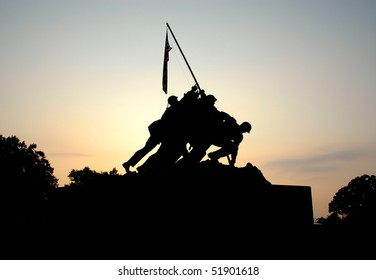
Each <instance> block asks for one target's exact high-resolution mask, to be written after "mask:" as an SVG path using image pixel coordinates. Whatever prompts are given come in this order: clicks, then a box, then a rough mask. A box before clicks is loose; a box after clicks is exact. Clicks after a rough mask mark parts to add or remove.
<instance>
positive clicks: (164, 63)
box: [162, 30, 172, 94]
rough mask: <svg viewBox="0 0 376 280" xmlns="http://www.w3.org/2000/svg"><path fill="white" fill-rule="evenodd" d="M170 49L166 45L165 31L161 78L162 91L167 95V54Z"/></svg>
mask: <svg viewBox="0 0 376 280" xmlns="http://www.w3.org/2000/svg"><path fill="white" fill-rule="evenodd" d="M171 49H172V48H171V47H170V44H169V43H168V31H167V30H166V42H165V50H164V59H163V76H162V89H163V91H164V92H165V93H166V94H167V62H168V60H169V55H168V53H169V52H170V50H171Z"/></svg>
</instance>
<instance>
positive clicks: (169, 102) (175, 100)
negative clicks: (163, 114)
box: [167, 95, 178, 105]
mask: <svg viewBox="0 0 376 280" xmlns="http://www.w3.org/2000/svg"><path fill="white" fill-rule="evenodd" d="M177 101H178V98H177V97H176V96H175V95H171V96H170V97H169V98H168V99H167V102H168V104H170V105H173V104H175V103H176V102H177Z"/></svg>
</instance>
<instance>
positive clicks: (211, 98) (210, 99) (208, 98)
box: [206, 94, 217, 104]
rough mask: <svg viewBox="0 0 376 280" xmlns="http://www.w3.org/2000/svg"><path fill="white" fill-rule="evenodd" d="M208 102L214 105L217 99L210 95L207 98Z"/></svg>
mask: <svg viewBox="0 0 376 280" xmlns="http://www.w3.org/2000/svg"><path fill="white" fill-rule="evenodd" d="M206 101H207V102H209V103H213V104H214V103H215V101H217V98H215V97H214V95H211V94H209V95H207V96H206Z"/></svg>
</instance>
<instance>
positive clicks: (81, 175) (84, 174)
mask: <svg viewBox="0 0 376 280" xmlns="http://www.w3.org/2000/svg"><path fill="white" fill-rule="evenodd" d="M118 177H121V175H120V174H119V172H118V171H117V169H116V168H113V169H112V170H111V171H110V172H97V171H95V170H91V169H90V168H89V167H87V166H86V167H84V168H83V169H82V170H76V169H72V170H71V172H70V173H69V175H68V178H69V179H70V180H71V183H70V184H69V185H66V186H70V187H80V186H86V187H88V186H91V185H97V184H98V183H102V182H103V181H104V180H106V179H107V180H108V179H111V178H118Z"/></svg>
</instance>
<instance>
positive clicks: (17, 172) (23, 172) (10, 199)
mask: <svg viewBox="0 0 376 280" xmlns="http://www.w3.org/2000/svg"><path fill="white" fill-rule="evenodd" d="M36 148H37V145H36V144H31V145H29V146H27V145H26V144H25V142H24V141H22V142H21V141H20V140H19V139H18V138H17V137H16V136H11V137H3V136H2V135H0V178H1V181H2V184H1V185H2V186H1V188H0V192H1V198H0V202H1V207H3V208H5V209H3V210H6V213H7V214H4V212H3V213H2V215H4V219H5V220H6V221H8V222H12V223H19V222H21V223H24V222H30V221H31V220H32V219H35V217H36V216H38V213H37V212H38V211H39V210H40V209H41V207H42V205H43V204H44V202H45V201H46V200H47V199H48V194H49V192H50V191H51V190H53V189H55V188H56V187H57V183H58V180H57V179H56V177H55V176H54V175H53V168H52V167H51V166H50V163H49V161H48V160H47V159H46V157H45V154H44V153H43V152H42V151H37V150H36Z"/></svg>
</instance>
